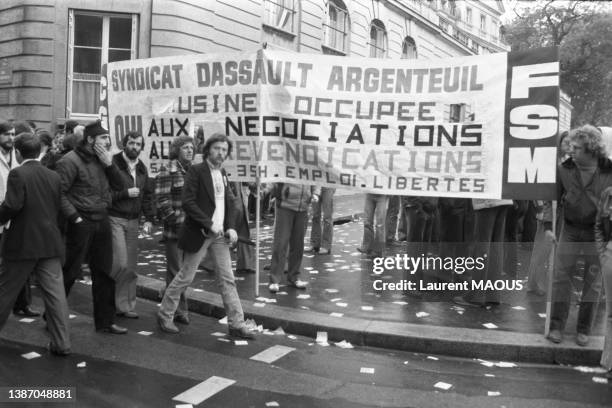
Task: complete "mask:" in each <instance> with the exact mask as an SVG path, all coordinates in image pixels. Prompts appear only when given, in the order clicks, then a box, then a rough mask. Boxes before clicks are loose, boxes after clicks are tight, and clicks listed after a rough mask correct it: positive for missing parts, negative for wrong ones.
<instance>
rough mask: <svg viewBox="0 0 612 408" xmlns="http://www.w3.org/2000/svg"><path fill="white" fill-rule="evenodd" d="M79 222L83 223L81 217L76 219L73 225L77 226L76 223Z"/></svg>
mask: <svg viewBox="0 0 612 408" xmlns="http://www.w3.org/2000/svg"><path fill="white" fill-rule="evenodd" d="M81 222H83V219H82V218H81V217H77V219H76V220H74V223H75V224H78V223H81Z"/></svg>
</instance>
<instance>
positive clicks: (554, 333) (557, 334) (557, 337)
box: [547, 329, 578, 344]
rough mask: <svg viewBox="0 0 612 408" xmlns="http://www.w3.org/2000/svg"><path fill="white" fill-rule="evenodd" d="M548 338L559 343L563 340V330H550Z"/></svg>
mask: <svg viewBox="0 0 612 408" xmlns="http://www.w3.org/2000/svg"><path fill="white" fill-rule="evenodd" d="M547 339H548V340H550V341H552V342H553V343H557V344H559V343H561V342H562V341H563V334H562V333H561V330H557V329H553V330H551V331H550V333H548V337H547ZM576 340H578V339H576Z"/></svg>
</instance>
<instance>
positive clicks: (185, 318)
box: [174, 314, 190, 325]
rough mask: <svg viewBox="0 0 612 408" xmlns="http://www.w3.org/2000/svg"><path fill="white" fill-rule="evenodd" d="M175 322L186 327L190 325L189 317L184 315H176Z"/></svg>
mask: <svg viewBox="0 0 612 408" xmlns="http://www.w3.org/2000/svg"><path fill="white" fill-rule="evenodd" d="M174 321H175V322H176V323H180V324H185V325H187V324H189V323H190V320H189V316H186V315H184V314H175V315H174Z"/></svg>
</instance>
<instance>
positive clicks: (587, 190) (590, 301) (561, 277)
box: [547, 125, 612, 346]
mask: <svg viewBox="0 0 612 408" xmlns="http://www.w3.org/2000/svg"><path fill="white" fill-rule="evenodd" d="M569 143H570V146H571V157H570V158H569V159H567V160H565V161H564V162H563V163H561V164H560V165H559V166H558V177H557V186H558V190H559V191H558V193H559V198H558V200H559V202H560V203H561V205H562V206H563V227H562V228H561V236H560V238H559V245H558V248H557V255H556V259H555V271H554V277H553V290H552V312H551V321H550V332H549V335H548V339H549V340H550V341H552V342H553V343H560V342H561V341H563V330H564V329H565V323H566V321H567V317H568V314H569V305H570V297H571V292H572V290H571V289H572V285H571V277H572V273H573V272H574V271H575V269H576V267H575V266H576V261H577V259H578V257H579V256H581V255H582V256H583V257H584V259H585V267H584V277H583V287H582V294H581V298H580V309H579V311H578V322H577V328H576V329H577V336H576V343H577V344H578V345H579V346H586V345H587V344H588V342H589V334H590V331H591V326H592V325H593V319H594V316H595V312H596V309H597V303H598V301H599V293H600V291H601V271H600V265H599V259H598V253H597V249H596V246H595V236H594V234H595V230H594V226H595V220H596V215H597V204H598V202H599V198H600V197H601V194H602V192H603V191H604V190H605V189H606V188H607V187H610V186H612V161H610V159H608V158H607V155H606V149H605V145H604V144H603V142H602V137H601V132H600V131H599V130H598V129H597V128H595V127H593V126H590V125H586V126H582V127H579V128H577V129H573V130H572V131H571V132H570V134H569ZM547 234H548V235H550V236H551V237H552V234H551V233H550V232H547ZM551 239H552V238H551Z"/></svg>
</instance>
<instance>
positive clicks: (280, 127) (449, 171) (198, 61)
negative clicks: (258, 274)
mask: <svg viewBox="0 0 612 408" xmlns="http://www.w3.org/2000/svg"><path fill="white" fill-rule="evenodd" d="M558 71H559V67H558V57H557V51H556V49H539V50H533V51H528V52H522V53H499V54H488V55H479V56H466V57H456V58H447V59H438V60H381V59H372V58H349V57H336V56H328V55H316V56H315V55H311V54H303V53H292V52H284V51H277V50H259V51H258V52H252V53H233V54H205V55H200V54H198V55H188V56H183V57H180V58H177V57H164V58H154V59H141V60H131V61H121V62H114V63H110V64H108V66H107V67H106V74H107V75H106V78H105V79H103V84H102V85H103V86H102V99H103V104H102V107H101V114H102V115H103V117H108V126H109V131H110V133H111V136H112V137H113V138H114V140H115V141H116V143H117V144H119V141H120V140H121V138H122V136H123V135H124V134H125V133H126V132H128V131H130V130H135V131H138V132H141V133H142V134H143V135H144V137H145V144H146V148H145V152H144V154H143V156H144V157H143V158H144V160H145V162H146V163H147V164H148V166H149V168H150V171H151V172H152V173H153V174H155V173H156V172H157V171H158V170H159V167H160V165H162V164H163V163H164V162H165V161H166V160H167V159H168V150H169V149H168V148H169V145H170V143H171V141H172V139H173V138H174V137H176V136H180V135H189V136H194V137H197V138H198V140H196V145H199V144H200V143H202V142H203V140H205V139H206V138H207V137H208V136H210V135H211V134H213V133H214V132H222V133H225V134H227V135H228V136H230V138H231V140H232V142H233V143H234V151H233V153H232V157H231V159H230V160H229V161H228V162H227V165H226V168H227V170H228V173H229V175H230V177H231V178H232V179H234V180H238V181H253V180H255V177H256V176H260V179H261V181H262V182H276V181H278V182H291V183H299V184H317V185H322V186H330V187H342V188H352V189H359V190H363V191H367V192H373V193H380V194H400V195H420V196H452V197H471V198H483V199H489V198H490V199H497V198H501V197H504V198H523V199H553V198H554V196H555V186H554V184H555V179H554V177H555V157H556V154H555V153H554V151H555V149H556V137H555V136H556V132H557V123H558V99H559V81H558Z"/></svg>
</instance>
